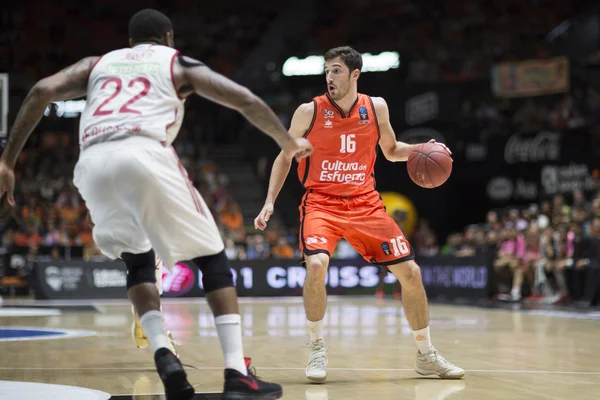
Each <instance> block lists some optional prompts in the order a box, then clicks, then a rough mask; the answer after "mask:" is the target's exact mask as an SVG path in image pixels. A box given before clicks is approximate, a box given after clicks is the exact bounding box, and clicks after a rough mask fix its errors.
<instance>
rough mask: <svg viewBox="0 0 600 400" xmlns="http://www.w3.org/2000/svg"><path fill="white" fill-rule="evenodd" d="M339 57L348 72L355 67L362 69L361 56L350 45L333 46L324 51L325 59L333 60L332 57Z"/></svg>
mask: <svg viewBox="0 0 600 400" xmlns="http://www.w3.org/2000/svg"><path fill="white" fill-rule="evenodd" d="M337 57H339V58H341V59H342V61H343V62H344V64H346V66H347V67H348V69H349V70H350V72H352V71H354V70H355V69H357V70H359V71H360V70H361V69H362V65H363V63H362V56H361V55H360V53H359V52H358V51H356V50H354V49H353V48H352V47H350V46H342V47H334V48H333V49H330V50H329V51H327V53H325V56H324V58H325V61H329V60H333V59H334V58H337Z"/></svg>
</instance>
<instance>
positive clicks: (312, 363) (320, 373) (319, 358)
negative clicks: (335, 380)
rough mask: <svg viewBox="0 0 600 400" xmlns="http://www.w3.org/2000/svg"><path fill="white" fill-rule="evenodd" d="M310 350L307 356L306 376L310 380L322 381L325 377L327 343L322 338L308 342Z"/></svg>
mask: <svg viewBox="0 0 600 400" xmlns="http://www.w3.org/2000/svg"><path fill="white" fill-rule="evenodd" d="M310 346H311V347H312V351H311V352H310V355H309V356H308V367H306V371H305V374H306V378H307V379H308V380H310V381H315V382H324V381H325V379H327V344H326V343H325V342H324V341H323V339H319V340H317V341H316V342H312V343H311V344H310Z"/></svg>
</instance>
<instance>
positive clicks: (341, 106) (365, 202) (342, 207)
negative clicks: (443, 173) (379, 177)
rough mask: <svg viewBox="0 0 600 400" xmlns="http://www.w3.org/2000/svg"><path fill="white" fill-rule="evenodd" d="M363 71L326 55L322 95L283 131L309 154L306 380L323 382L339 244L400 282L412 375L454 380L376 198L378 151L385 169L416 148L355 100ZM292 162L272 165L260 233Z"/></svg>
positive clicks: (405, 246) (305, 166)
mask: <svg viewBox="0 0 600 400" xmlns="http://www.w3.org/2000/svg"><path fill="white" fill-rule="evenodd" d="M361 68H362V58H361V56H360V54H359V53H358V52H356V51H355V50H354V49H352V48H350V47H338V48H334V49H331V50H329V51H328V52H327V53H326V54H325V78H326V81H327V93H326V94H324V95H322V96H319V97H316V98H314V99H313V101H312V102H310V103H306V104H302V105H301V106H300V107H298V109H297V110H296V112H295V113H294V116H293V118H292V122H291V127H290V130H289V132H290V134H291V135H292V136H294V137H297V138H300V137H305V138H307V139H308V140H309V141H310V142H311V144H312V145H313V148H314V151H313V154H312V156H311V158H310V159H305V160H302V161H300V164H299V166H298V178H299V179H300V181H301V182H302V184H303V185H304V187H305V188H306V194H305V195H304V196H303V198H302V203H301V204H300V221H301V224H300V247H301V250H302V252H303V254H304V260H305V262H306V281H305V283H304V307H305V310H306V317H307V320H308V328H309V332H310V337H311V342H312V352H311V353H310V356H309V359H308V367H307V368H306V371H305V374H306V377H307V378H308V379H309V380H311V381H319V382H322V381H325V379H327V347H326V344H325V341H324V340H323V333H322V328H323V318H324V316H325V309H326V307H327V293H326V289H325V283H324V282H325V277H326V273H327V267H328V265H329V258H330V257H331V254H332V253H333V251H334V250H335V247H336V244H337V242H338V241H339V239H340V238H342V237H343V238H345V239H346V240H347V241H348V242H349V243H350V244H351V245H352V246H353V247H354V248H355V249H356V250H357V251H358V252H359V253H360V254H361V255H362V256H363V257H364V258H365V259H366V260H368V261H369V262H371V263H373V264H374V265H380V266H382V267H384V268H387V269H388V270H390V271H391V272H392V273H393V274H394V275H395V276H396V277H397V278H398V280H399V281H400V283H401V285H402V298H403V303H404V309H405V313H406V317H407V319H408V322H409V324H410V326H411V328H412V329H413V333H414V337H415V341H416V344H417V348H418V351H417V357H416V362H415V370H416V371H417V372H418V373H419V374H421V375H438V376H439V377H441V378H445V379H460V378H462V376H463V375H464V374H465V371H464V370H463V369H461V368H458V367H456V366H455V365H453V364H451V363H450V362H448V361H446V360H445V359H444V358H443V357H442V356H441V355H440V354H439V353H438V352H437V351H436V350H435V348H434V347H433V346H432V344H431V340H430V337H429V317H428V307H427V297H426V295H425V289H424V287H423V282H422V280H421V272H420V269H419V266H418V265H417V263H416V262H415V261H414V254H413V250H412V248H411V246H410V244H409V243H408V241H407V240H406V239H405V237H404V234H403V233H402V230H401V229H400V228H399V227H398V225H397V224H396V223H395V222H394V220H393V219H392V218H391V217H390V216H389V215H388V214H387V213H386V211H385V209H384V205H383V203H382V201H381V197H380V196H379V193H378V192H377V191H376V190H375V177H374V173H373V169H374V165H375V158H376V146H377V145H378V144H379V146H380V147H381V150H382V151H383V154H384V155H385V157H386V158H387V159H388V160H390V161H406V160H407V159H408V156H409V154H410V153H411V151H412V150H413V148H414V147H415V146H414V145H409V144H406V143H402V142H398V141H396V135H395V133H394V131H393V129H392V126H391V125H390V116H389V111H388V107H387V104H386V102H385V101H384V100H383V99H382V98H378V97H373V98H372V97H369V96H367V95H364V94H360V93H358V90H357V82H358V78H359V76H360V71H361ZM446 150H448V149H446ZM448 152H449V153H450V151H449V150H448ZM291 161H292V159H291V158H290V157H289V156H286V155H285V154H283V153H281V154H280V155H279V156H278V157H277V159H276V160H275V163H274V164H273V169H272V172H271V178H270V182H269V190H268V194H267V198H266V201H265V205H264V208H263V209H262V211H261V213H260V214H259V215H258V217H257V218H256V219H255V227H256V228H257V229H261V230H264V229H265V228H266V226H267V222H268V221H269V217H270V216H271V214H272V213H273V205H274V203H275V199H276V198H277V195H278V194H279V191H280V190H281V187H282V186H283V183H284V182H285V179H286V176H287V174H288V173H289V170H290V165H291Z"/></svg>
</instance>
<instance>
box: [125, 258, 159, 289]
mask: <svg viewBox="0 0 600 400" xmlns="http://www.w3.org/2000/svg"><path fill="white" fill-rule="evenodd" d="M121 259H122V260H123V261H125V265H127V290H129V289H130V288H131V287H133V286H135V285H139V284H141V283H153V284H156V274H155V265H156V257H155V255H154V250H150V251H149V252H147V253H143V254H132V253H121Z"/></svg>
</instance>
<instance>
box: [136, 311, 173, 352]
mask: <svg viewBox="0 0 600 400" xmlns="http://www.w3.org/2000/svg"><path fill="white" fill-rule="evenodd" d="M140 323H141V324H142V328H144V332H145V333H146V337H147V338H148V344H150V348H151V349H152V351H153V352H156V350H158V349H162V348H163V347H164V348H165V349H169V350H171V346H170V345H169V338H168V337H167V330H166V329H165V321H164V320H163V316H162V313H161V312H160V311H148V312H147V313H146V314H144V315H142V317H141V318H140Z"/></svg>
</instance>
